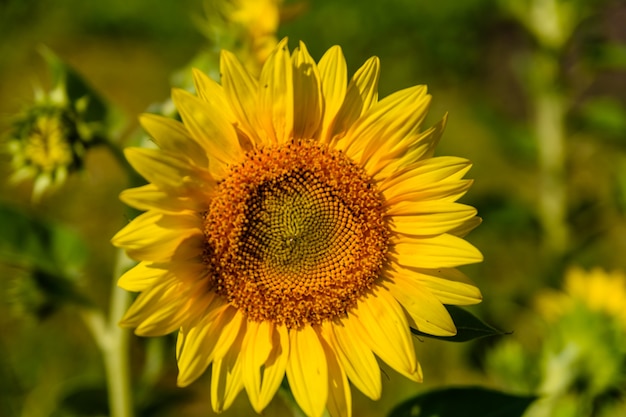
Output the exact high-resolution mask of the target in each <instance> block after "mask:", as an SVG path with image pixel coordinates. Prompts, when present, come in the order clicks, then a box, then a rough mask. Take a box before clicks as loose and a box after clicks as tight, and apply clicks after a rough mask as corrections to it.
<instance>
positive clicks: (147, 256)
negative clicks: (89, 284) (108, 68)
mask: <svg viewBox="0 0 626 417" xmlns="http://www.w3.org/2000/svg"><path fill="white" fill-rule="evenodd" d="M220 64H221V66H220V72H221V77H222V78H221V83H216V82H214V81H213V80H211V79H210V78H209V77H207V76H206V75H204V74H203V73H201V72H199V71H196V72H195V73H194V79H195V86H196V94H195V95H194V94H190V93H188V92H186V91H182V90H174V92H173V101H174V103H175V105H176V108H177V110H178V112H179V114H180V117H181V120H182V121H181V122H178V121H175V120H171V119H167V118H165V117H161V116H157V115H144V116H143V117H142V118H141V122H142V124H143V126H144V128H145V129H146V130H147V131H148V133H150V135H151V136H152V137H153V138H154V141H155V142H156V144H157V145H158V146H159V149H138V148H135V149H128V150H127V151H126V156H127V158H128V160H129V161H130V163H131V164H132V165H133V166H134V167H135V169H136V170H137V171H138V172H139V173H140V174H141V175H143V176H144V177H145V178H146V179H147V180H148V181H149V184H148V185H145V186H142V187H139V188H134V189H130V190H126V191H124V192H123V193H122V196H121V198H122V200H123V201H125V202H126V203H127V204H129V205H131V206H133V207H136V208H138V209H141V210H145V213H143V214H141V215H140V216H138V217H137V218H136V219H134V220H133V221H132V222H131V223H130V224H128V225H127V226H126V227H125V228H124V229H122V230H121V231H120V232H118V234H117V235H116V236H115V237H114V238H113V243H114V244H115V245H116V246H118V247H122V248H125V249H126V251H127V252H128V253H129V255H130V256H132V257H134V258H135V259H137V260H138V261H140V262H139V264H138V265H137V266H136V267H134V268H133V269H131V270H130V271H128V272H127V273H126V274H124V275H123V276H122V277H121V279H120V281H119V285H120V286H122V287H123V288H125V289H127V290H130V291H137V292H140V293H141V294H140V295H139V297H138V298H137V300H136V301H135V303H134V304H133V305H132V306H131V308H130V309H129V311H128V313H127V314H126V316H125V317H124V319H123V322H122V324H124V325H127V326H132V327H135V328H136V333H137V334H139V335H145V336H156V335H162V334H166V333H169V332H172V331H174V330H178V345H177V360H178V365H179V378H178V383H179V385H182V386H184V385H187V384H189V383H191V382H192V381H194V380H195V379H197V378H198V377H199V376H200V375H201V374H202V373H203V372H204V371H205V370H206V369H207V368H208V367H210V368H211V375H212V376H211V401H212V405H213V408H214V409H215V410H216V411H220V410H223V409H225V408H227V407H228V406H229V405H230V404H231V403H232V401H233V400H234V398H235V396H236V395H237V394H238V393H239V392H240V391H241V390H242V389H244V388H245V390H246V392H247V393H248V397H249V398H250V402H251V404H252V406H253V407H254V409H255V410H256V411H257V412H261V411H262V410H263V409H264V408H265V406H266V405H267V404H268V402H269V401H270V400H271V398H272V397H273V395H274V393H275V392H276V390H277V389H278V388H279V386H280V385H281V381H282V380H283V378H284V376H285V375H286V377H287V379H288V382H289V386H290V389H291V391H292V392H293V395H294V397H295V399H296V401H297V402H298V404H299V405H300V406H301V408H302V409H303V411H304V412H305V413H306V414H307V415H311V416H321V415H322V414H323V412H324V409H325V408H327V409H328V410H329V412H330V414H331V415H334V416H343V415H350V413H351V394H350V386H349V381H350V382H351V383H352V384H353V385H354V386H355V387H356V388H357V389H359V390H360V391H362V392H363V393H365V394H366V395H367V396H369V397H370V398H373V399H377V398H379V396H380V391H381V380H380V379H381V378H380V369H379V366H378V363H377V361H376V358H375V357H376V356H378V357H379V358H380V359H381V360H383V361H385V362H387V363H388V364H389V365H390V366H391V367H392V368H394V369H395V370H397V371H398V372H400V373H401V374H403V375H405V376H407V377H408V378H411V379H412V380H415V381H421V379H422V371H421V367H420V365H419V363H418V362H417V360H416V358H415V351H414V347H413V341H412V339H411V333H410V328H411V327H412V328H415V329H417V330H419V331H422V332H426V333H430V334H433V335H438V336H446V335H448V336H450V335H454V334H455V332H456V328H455V326H454V323H453V322H452V320H451V318H450V315H449V314H448V312H447V310H446V309H445V307H444V304H455V305H465V304H473V303H477V302H479V301H480V299H481V295H480V292H479V290H478V289H477V288H476V287H475V286H474V285H473V284H472V283H471V281H470V280H469V279H468V278H467V277H465V275H463V274H462V273H461V272H459V271H458V270H457V269H456V267H457V266H459V265H464V264H468V263H472V262H478V261H480V260H481V259H482V256H481V254H480V252H478V250H476V249H475V248H474V247H473V246H472V245H470V244H469V243H467V242H466V241H465V240H464V239H463V236H464V235H465V234H466V233H468V232H469V231H470V230H471V229H473V228H474V227H475V226H477V225H478V224H479V222H480V220H479V219H478V218H477V217H476V210H475V209H474V208H472V207H469V206H466V205H463V204H460V203H457V200H458V199H459V198H460V197H461V196H462V195H463V194H464V193H465V192H466V191H467V189H468V188H469V186H470V185H471V181H470V180H466V179H463V177H464V175H465V173H466V172H467V171H468V170H469V168H470V163H469V162H468V161H467V160H465V159H462V158H455V157H434V156H433V154H434V148H435V145H436V144H437V142H438V140H439V138H440V136H441V134H442V132H443V128H444V125H445V118H444V119H443V120H442V121H441V122H439V123H437V124H436V125H435V126H432V127H430V128H427V129H423V127H422V123H423V121H424V118H425V116H426V111H427V109H428V106H429V103H430V96H429V95H428V94H427V93H426V88H425V87H424V86H416V87H411V88H407V89H405V90H401V91H399V92H396V93H394V94H392V95H390V96H388V97H386V98H384V99H382V100H379V99H378V92H377V84H378V76H379V61H378V59H377V58H371V59H369V60H368V61H367V62H366V63H365V64H364V65H363V66H362V67H361V68H360V69H359V70H358V71H357V72H356V73H355V74H354V76H353V77H352V79H351V80H350V81H348V77H347V71H346V63H345V60H344V57H343V54H342V52H341V49H340V48H339V47H333V48H331V49H330V50H329V51H328V52H327V53H326V54H325V55H324V56H323V57H322V58H321V59H320V61H319V62H315V61H314V60H313V59H312V58H311V56H310V55H309V53H308V52H307V50H306V47H305V45H304V44H302V43H300V45H299V47H298V48H296V50H295V51H293V53H290V52H289V50H288V48H287V40H286V39H285V40H283V41H281V42H279V44H278V46H277V47H276V48H275V49H274V50H273V52H272V53H271V55H270V57H269V58H268V60H267V62H266V63H265V64H264V66H263V68H262V70H261V72H260V75H259V77H258V78H257V77H254V76H252V75H250V74H249V73H248V71H247V70H246V69H245V68H244V67H243V65H242V64H241V63H239V61H237V60H236V59H235V58H234V55H232V54H231V53H229V52H223V53H222V55H221V63H220Z"/></svg>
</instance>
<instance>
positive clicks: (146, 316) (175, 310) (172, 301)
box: [120, 278, 189, 336]
mask: <svg viewBox="0 0 626 417" xmlns="http://www.w3.org/2000/svg"><path fill="white" fill-rule="evenodd" d="M188 292H189V288H185V286H184V285H182V283H181V282H180V281H178V280H176V279H174V278H170V279H168V280H165V281H163V282H161V283H159V284H157V285H156V286H154V287H152V288H150V289H148V290H146V291H143V292H142V293H141V294H139V296H138V297H137V299H136V300H135V301H134V302H133V304H132V305H131V306H130V308H129V309H128V311H126V314H124V317H123V318H122V320H121V321H120V325H121V326H124V327H136V329H135V334H137V335H139V336H162V335H164V334H168V333H171V332H173V331H174V330H176V329H178V328H179V327H180V326H181V324H182V323H183V320H184V319H185V316H184V305H185V303H186V302H187V299H186V297H185V295H186V293H188ZM181 293H182V294H181ZM181 295H182V296H181Z"/></svg>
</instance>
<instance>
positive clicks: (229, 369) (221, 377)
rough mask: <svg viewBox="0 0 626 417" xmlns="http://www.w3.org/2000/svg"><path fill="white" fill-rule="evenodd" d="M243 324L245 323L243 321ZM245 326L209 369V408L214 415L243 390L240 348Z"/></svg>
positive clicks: (228, 404) (225, 407)
mask: <svg viewBox="0 0 626 417" xmlns="http://www.w3.org/2000/svg"><path fill="white" fill-rule="evenodd" d="M244 323H245V321H244ZM244 329H245V325H244V326H242V327H241V328H240V330H242V331H239V332H238V335H237V338H236V339H235V340H234V341H233V343H232V348H231V349H229V350H228V352H227V353H226V354H225V355H224V356H223V357H220V358H218V357H216V358H215V360H214V361H213V366H212V367H211V407H212V408H213V411H215V412H216V413H221V412H222V411H224V410H226V409H227V408H228V407H230V405H231V404H232V403H233V401H235V398H236V397H237V394H239V393H240V392H241V390H242V389H243V379H242V377H241V374H242V372H241V356H242V355H241V348H242V345H243V336H244V333H245V331H244Z"/></svg>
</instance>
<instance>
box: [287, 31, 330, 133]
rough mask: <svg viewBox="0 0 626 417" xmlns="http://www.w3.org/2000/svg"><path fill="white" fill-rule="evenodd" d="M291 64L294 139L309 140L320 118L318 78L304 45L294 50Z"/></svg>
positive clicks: (320, 102) (320, 101) (320, 106)
mask: <svg viewBox="0 0 626 417" xmlns="http://www.w3.org/2000/svg"><path fill="white" fill-rule="evenodd" d="M292 62H293V96H294V116H293V117H294V122H293V124H294V126H293V138H294V139H311V138H313V137H314V136H315V132H316V131H317V129H318V127H319V125H320V122H321V117H322V111H323V109H322V105H323V102H322V97H321V94H322V92H321V88H320V77H319V74H318V73H317V66H316V65H315V61H313V58H311V55H309V52H308V51H307V49H306V46H305V45H304V43H302V42H300V47H299V48H296V50H295V51H294V52H293V56H292Z"/></svg>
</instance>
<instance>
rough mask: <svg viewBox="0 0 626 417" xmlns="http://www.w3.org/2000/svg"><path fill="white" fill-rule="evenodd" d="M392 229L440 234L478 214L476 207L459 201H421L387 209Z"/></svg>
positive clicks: (422, 233)
mask: <svg viewBox="0 0 626 417" xmlns="http://www.w3.org/2000/svg"><path fill="white" fill-rule="evenodd" d="M387 213H388V214H387V218H388V219H389V220H390V222H389V224H390V226H391V230H393V231H394V232H396V233H401V234H404V235H418V236H420V235H421V236H426V235H439V234H442V233H447V232H448V231H450V230H452V229H454V228H455V227H459V226H460V225H462V224H463V223H464V222H465V221H467V220H469V219H471V218H472V217H475V216H476V209H475V208H474V207H471V206H466V205H464V204H459V203H449V202H442V201H420V202H408V203H406V204H396V205H392V206H391V207H389V209H388V210H387Z"/></svg>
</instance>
